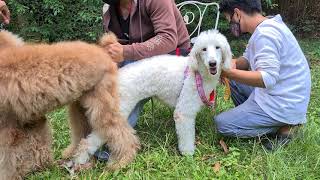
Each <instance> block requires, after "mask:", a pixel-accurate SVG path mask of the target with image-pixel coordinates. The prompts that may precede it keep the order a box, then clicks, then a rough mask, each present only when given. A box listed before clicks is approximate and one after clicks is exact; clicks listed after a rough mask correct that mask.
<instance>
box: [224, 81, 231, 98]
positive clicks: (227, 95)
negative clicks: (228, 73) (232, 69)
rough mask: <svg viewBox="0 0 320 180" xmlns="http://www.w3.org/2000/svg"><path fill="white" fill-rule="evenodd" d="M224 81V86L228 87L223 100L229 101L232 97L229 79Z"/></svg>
mask: <svg viewBox="0 0 320 180" xmlns="http://www.w3.org/2000/svg"><path fill="white" fill-rule="evenodd" d="M223 81H224V85H225V86H226V88H225V91H224V96H223V99H224V100H225V101H227V100H229V99H230V96H231V89H230V81H229V79H227V78H224V79H223Z"/></svg>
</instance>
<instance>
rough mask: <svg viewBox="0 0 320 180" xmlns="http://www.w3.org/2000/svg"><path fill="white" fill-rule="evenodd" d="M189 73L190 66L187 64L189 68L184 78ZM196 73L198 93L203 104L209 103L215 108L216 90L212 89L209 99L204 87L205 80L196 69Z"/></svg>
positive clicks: (209, 105)
mask: <svg viewBox="0 0 320 180" xmlns="http://www.w3.org/2000/svg"><path fill="white" fill-rule="evenodd" d="M188 74H189V66H187V68H186V69H185V71H184V79H186V78H187V76H188ZM194 74H195V79H196V86H197V91H198V95H199V96H200V98H201V101H202V102H203V104H205V105H207V106H208V107H210V108H214V104H215V94H216V93H215V91H214V90H212V92H211V93H210V98H209V99H207V97H206V93H205V92H204V89H203V80H202V77H201V74H200V73H199V72H198V71H195V72H194Z"/></svg>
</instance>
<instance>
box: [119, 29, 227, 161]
mask: <svg viewBox="0 0 320 180" xmlns="http://www.w3.org/2000/svg"><path fill="white" fill-rule="evenodd" d="M231 58H232V53H231V50H230V46H229V43H228V41H227V39H226V38H225V37H224V36H223V35H222V34H220V33H219V32H218V31H214V30H212V31H206V32H202V33H201V34H200V35H199V36H198V37H197V38H196V39H195V44H194V47H193V49H192V50H191V53H190V56H189V57H178V56H172V55H161V56H155V57H152V58H148V59H145V60H141V61H138V62H136V63H132V64H129V65H127V66H125V67H123V68H121V69H120V73H119V75H120V76H119V86H120V87H119V88H120V111H121V113H122V115H123V116H124V118H126V119H127V118H128V116H129V114H130V113H131V111H132V110H133V108H134V107H135V105H136V104H137V103H138V102H139V101H140V100H142V99H145V98H148V97H154V96H155V97H157V98H159V99H160V100H162V101H164V102H165V103H167V104H168V105H170V106H172V107H175V111H174V120H175V125H176V132H177V135H178V144H179V150H180V152H181V154H183V155H192V154H193V153H194V149H195V145H194V143H195V118H196V115H197V112H199V110H200V108H201V107H202V106H203V105H204V104H203V103H202V101H201V99H200V97H199V95H198V92H197V88H196V82H195V74H194V71H198V72H199V73H200V74H201V76H202V78H203V88H204V91H205V93H206V96H207V97H208V96H209V94H210V92H211V91H212V90H213V89H216V86H217V84H218V83H219V79H220V73H221V69H222V68H226V69H229V68H231ZM214 62H215V63H216V73H212V72H211V73H210V68H209V67H210V66H209V64H210V63H214ZM187 66H189V67H191V68H190V69H191V71H189V75H188V76H187V77H186V79H184V71H185V69H186V67H187Z"/></svg>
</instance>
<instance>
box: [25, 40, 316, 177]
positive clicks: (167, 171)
mask: <svg viewBox="0 0 320 180" xmlns="http://www.w3.org/2000/svg"><path fill="white" fill-rule="evenodd" d="M300 43H301V45H302V47H303V50H304V52H305V54H306V55H307V57H308V58H309V59H310V61H311V64H312V95H311V102H310V106H309V111H308V123H307V125H306V126H304V128H303V129H302V130H301V132H300V133H299V136H298V137H297V138H296V139H295V140H294V141H293V142H292V143H291V144H289V146H287V147H285V148H281V149H279V150H277V151H275V152H273V153H268V152H266V151H265V150H264V149H263V148H262V147H261V144H259V142H258V140H256V139H226V138H225V139H224V140H225V142H226V144H227V145H228V146H229V148H230V152H229V153H228V154H224V152H223V150H222V149H221V147H220V145H219V143H218V142H219V140H220V139H221V138H222V137H221V136H219V135H218V134H217V133H216V131H215V130H214V125H213V122H212V117H213V116H214V114H217V113H219V112H222V111H226V110H228V109H229V108H231V107H233V106H232V103H231V101H224V100H223V94H222V93H223V90H222V89H220V91H219V92H220V93H219V95H218V105H217V108H216V110H215V112H211V111H210V110H209V109H204V110H203V111H202V112H201V113H199V114H198V117H197V123H196V131H197V150H196V153H195V155H194V156H193V157H182V156H180V155H179V152H178V150H177V140H176V134H175V128H174V122H173V118H172V109H170V108H168V107H167V106H165V105H163V104H161V103H159V102H156V104H155V119H154V120H153V118H152V114H151V104H150V103H148V104H147V105H146V106H145V111H144V113H143V115H142V116H141V118H140V120H139V123H138V125H137V127H136V130H137V133H138V135H139V137H140V139H141V144H142V148H141V150H140V152H139V154H138V156H137V157H136V159H135V161H134V162H133V163H131V164H130V165H129V166H127V167H126V168H124V169H122V170H120V171H115V172H109V171H104V167H105V164H104V163H97V164H96V166H95V167H94V168H93V169H92V170H88V171H83V172H81V173H78V174H76V176H74V177H70V175H69V174H68V172H67V171H66V170H64V169H60V168H59V167H58V166H52V167H50V168H48V169H46V170H44V171H42V172H39V173H34V174H31V175H29V176H28V177H27V179H70V178H75V179H320V171H319V170H320V138H319V137H320V40H302V41H301V42H300ZM231 44H232V46H233V49H234V51H235V52H236V53H237V52H238V53H239V52H240V51H241V49H243V46H244V45H245V42H231ZM48 117H49V119H50V120H51V123H52V126H53V131H54V145H53V148H54V156H55V159H56V160H57V159H59V158H61V151H62V150H63V149H64V148H65V147H67V145H68V144H69V129H68V122H67V119H66V111H65V109H61V110H58V111H56V112H54V113H51V114H49V115H48ZM218 163H219V164H220V165H221V166H220V168H216V169H219V170H214V169H215V168H214V165H215V164H218Z"/></svg>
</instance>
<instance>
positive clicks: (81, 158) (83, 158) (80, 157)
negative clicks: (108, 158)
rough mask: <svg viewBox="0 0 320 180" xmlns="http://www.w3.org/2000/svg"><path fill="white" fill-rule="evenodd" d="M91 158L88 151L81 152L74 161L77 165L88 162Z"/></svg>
mask: <svg viewBox="0 0 320 180" xmlns="http://www.w3.org/2000/svg"><path fill="white" fill-rule="evenodd" d="M89 160H90V155H89V153H87V152H82V153H79V154H77V155H76V156H75V158H74V163H75V164H76V165H82V164H86V163H87V162H89Z"/></svg>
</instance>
